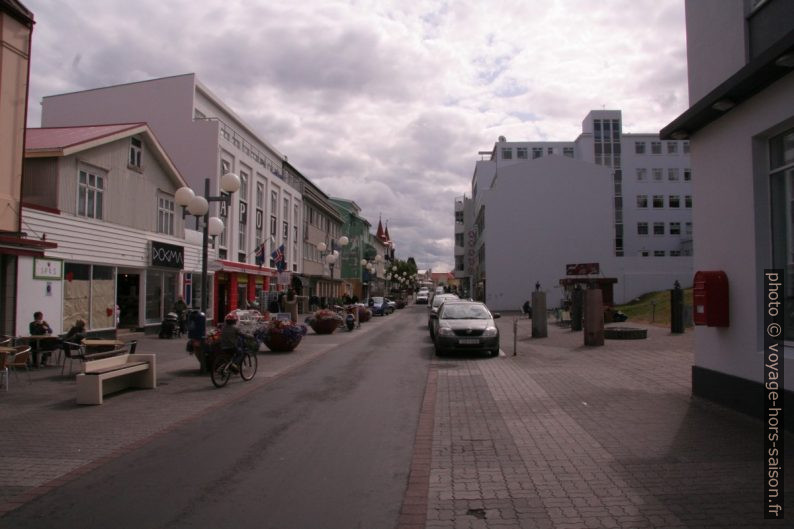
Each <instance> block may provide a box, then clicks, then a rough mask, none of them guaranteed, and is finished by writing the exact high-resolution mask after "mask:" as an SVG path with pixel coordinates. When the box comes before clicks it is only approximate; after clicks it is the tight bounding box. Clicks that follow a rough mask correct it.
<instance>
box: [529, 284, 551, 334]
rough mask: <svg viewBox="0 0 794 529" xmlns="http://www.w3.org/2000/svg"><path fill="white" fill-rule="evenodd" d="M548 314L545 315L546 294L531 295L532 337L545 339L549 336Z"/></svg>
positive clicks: (535, 293) (536, 292) (534, 293)
mask: <svg viewBox="0 0 794 529" xmlns="http://www.w3.org/2000/svg"><path fill="white" fill-rule="evenodd" d="M547 320H548V314H547V313H546V293H545V292H540V291H535V292H533V293H532V337H533V338H545V337H547V336H548V335H549V329H548V321H547Z"/></svg>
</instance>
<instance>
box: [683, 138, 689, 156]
mask: <svg viewBox="0 0 794 529" xmlns="http://www.w3.org/2000/svg"><path fill="white" fill-rule="evenodd" d="M681 150H682V151H684V154H689V142H688V141H685V142H683V144H682V145H681Z"/></svg>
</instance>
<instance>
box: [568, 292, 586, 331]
mask: <svg viewBox="0 0 794 529" xmlns="http://www.w3.org/2000/svg"><path fill="white" fill-rule="evenodd" d="M583 309H584V290H582V289H580V288H577V289H574V291H573V293H572V294H571V330H572V331H581V330H582V311H583Z"/></svg>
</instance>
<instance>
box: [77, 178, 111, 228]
mask: <svg viewBox="0 0 794 529" xmlns="http://www.w3.org/2000/svg"><path fill="white" fill-rule="evenodd" d="M79 174H80V176H79V181H78V185H77V214H78V215H80V216H81V217H88V218H90V219H101V218H102V199H103V197H104V194H105V179H104V178H103V177H102V176H99V175H97V174H94V173H90V172H88V171H83V170H81V171H80V173H79Z"/></svg>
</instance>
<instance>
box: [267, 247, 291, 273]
mask: <svg viewBox="0 0 794 529" xmlns="http://www.w3.org/2000/svg"><path fill="white" fill-rule="evenodd" d="M270 258H271V259H273V262H274V263H276V270H278V271H279V272H283V271H284V270H286V269H287V263H286V261H284V245H283V244H282V245H281V246H279V247H278V248H276V249H275V250H274V251H273V253H271V254H270Z"/></svg>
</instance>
